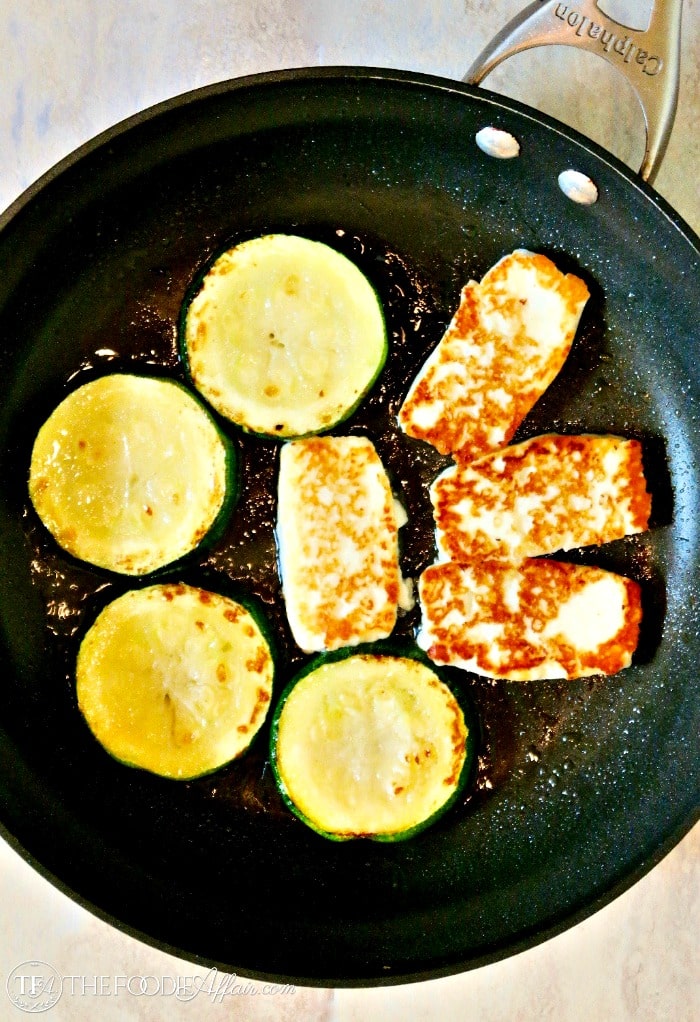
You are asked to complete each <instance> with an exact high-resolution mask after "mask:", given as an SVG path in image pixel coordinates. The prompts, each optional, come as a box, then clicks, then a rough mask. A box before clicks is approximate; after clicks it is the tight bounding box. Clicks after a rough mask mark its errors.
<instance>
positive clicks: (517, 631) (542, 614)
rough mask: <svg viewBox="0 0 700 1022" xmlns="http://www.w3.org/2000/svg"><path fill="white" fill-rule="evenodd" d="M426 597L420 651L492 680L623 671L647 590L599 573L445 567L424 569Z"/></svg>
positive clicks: (536, 563) (546, 566) (538, 564)
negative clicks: (643, 590) (644, 590)
mask: <svg viewBox="0 0 700 1022" xmlns="http://www.w3.org/2000/svg"><path fill="white" fill-rule="evenodd" d="M418 592H419V599H420V603H421V610H422V623H421V627H420V631H419V634H418V636H417V641H418V645H419V646H420V647H421V648H422V649H424V650H425V651H426V652H427V654H428V656H429V657H430V658H431V660H433V661H434V662H435V663H436V664H443V665H450V666H453V667H459V668H462V669H463V670H466V671H471V672H472V673H474V674H479V675H483V676H485V677H488V678H503V679H508V680H511V681H535V680H542V679H548V678H567V679H571V678H581V677H586V676H588V675H592V674H615V673H616V672H617V671H620V670H622V669H623V668H625V667H628V666H629V665H630V663H631V660H632V654H633V653H634V650H635V649H636V646H637V642H638V639H639V623H640V620H641V616H642V611H641V590H640V587H639V585H638V584H637V583H636V582H634V581H633V580H632V579H628V578H624V577H623V576H621V575H616V574H614V573H612V572H609V571H604V570H602V569H601V568H595V567H588V566H583V565H579V564H565V563H563V562H561V561H551V560H526V561H524V562H523V563H522V564H520V565H514V564H508V563H507V562H502V561H487V560H476V561H471V562H469V563H468V564H456V563H454V562H445V563H439V564H434V565H432V566H431V567H429V568H426V570H425V571H424V572H423V574H422V575H421V577H420V580H419V585H418Z"/></svg>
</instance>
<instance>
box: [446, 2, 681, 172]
mask: <svg viewBox="0 0 700 1022" xmlns="http://www.w3.org/2000/svg"><path fill="white" fill-rule="evenodd" d="M682 6H683V0H654V4H653V7H652V11H651V17H650V19H649V25H648V26H647V28H646V29H644V30H637V29H631V28H628V27H627V26H625V25H623V24H621V23H620V22H618V21H615V20H614V19H613V18H610V17H608V16H607V15H606V14H604V13H603V11H601V10H600V8H599V7H598V4H597V2H596V0H578V2H577V3H575V4H562V3H556V2H555V0H535V2H534V3H531V4H528V6H527V7H526V8H525V9H524V10H523V11H521V13H520V14H518V15H516V16H515V18H513V19H512V21H510V22H509V23H508V24H507V25H506V26H505V27H504V28H503V29H502V30H501V31H500V32H499V33H498V35H497V36H495V38H494V39H493V40H492V41H491V42H490V43H489V44H488V45H487V46H486V47H485V49H484V50H482V52H481V53H480V54H479V56H478V57H477V58H476V60H475V61H474V63H473V64H472V66H471V67H470V68H469V70H468V71H467V73H466V75H465V76H464V78H463V81H465V82H467V83H468V84H470V85H479V84H480V83H481V82H482V81H483V80H484V78H485V77H486V76H487V75H488V74H490V73H491V71H493V69H494V68H495V67H496V66H497V65H498V64H500V63H501V62H502V61H504V60H506V59H507V58H508V57H511V56H513V54H515V53H520V52H522V51H523V50H529V49H532V48H533V47H536V46H552V45H559V46H576V47H578V48H579V49H582V50H588V51H589V52H590V53H596V54H598V56H600V57H604V58H605V59H606V60H608V61H609V62H610V63H611V64H612V65H613V66H614V67H615V68H617V70H618V71H619V72H620V73H621V74H623V75H624V76H625V77H626V78H627V80H628V81H629V83H630V84H631V86H632V88H633V89H634V92H635V95H636V96H637V99H638V100H639V103H640V105H641V108H642V113H643V115H644V125H645V128H646V148H645V152H644V159H643V161H642V166H641V168H640V171H639V173H640V176H641V177H642V179H643V180H644V181H648V182H649V183H650V184H651V183H652V182H653V180H654V178H655V177H656V174H657V171H658V169H659V167H660V166H661V161H662V160H663V158H664V154H665V152H666V146H667V145H668V140H669V136H670V134H671V128H672V126H673V120H674V117H675V115H676V105H677V102H678V82H679V77H680V75H679V71H680V36H681V8H682Z"/></svg>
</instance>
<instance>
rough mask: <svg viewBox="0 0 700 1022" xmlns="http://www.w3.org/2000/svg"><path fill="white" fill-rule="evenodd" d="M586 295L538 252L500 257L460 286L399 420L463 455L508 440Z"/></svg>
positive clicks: (543, 384) (567, 338) (559, 354)
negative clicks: (476, 278)
mask: <svg viewBox="0 0 700 1022" xmlns="http://www.w3.org/2000/svg"><path fill="white" fill-rule="evenodd" d="M588 296H589V292H588V288H587V287H586V285H585V284H584V282H583V281H582V280H580V279H579V278H578V277H576V276H574V275H573V274H564V273H562V272H561V271H560V270H559V269H557V267H556V266H555V265H554V263H553V262H552V261H551V260H550V259H548V258H547V257H546V256H543V255H537V254H534V253H532V252H526V251H523V250H516V251H515V252H512V253H511V254H510V255H508V256H505V257H504V258H503V259H501V260H500V261H499V262H498V263H496V265H495V266H493V267H492V268H491V269H490V270H489V271H488V273H486V275H485V276H484V277H483V279H482V281H481V283H480V284H477V283H476V282H474V281H470V282H469V283H468V284H467V285H466V286H465V287H464V288H463V290H462V293H461V300H460V304H459V307H458V309H457V311H456V313H455V315H454V316H453V318H452V321H451V323H450V324H449V326H448V328H447V331H446V332H445V334H444V336H443V338H442V340H441V341H440V343H439V344H438V346H437V348H435V350H434V351H433V352H432V354H431V355H430V356H429V357H428V359H427V361H426V362H425V363H424V365H423V367H422V368H421V370H420V371H419V373H418V375H417V376H416V378H415V380H414V381H413V383H412V385H411V387H410V389H409V392H408V394H407V396H406V398H405V400H404V402H403V405H402V406H401V409H400V411H399V416H398V419H399V425H400V426H401V428H402V429H403V430H404V431H405V432H406V433H407V434H409V435H410V436H412V437H416V438H417V439H419V440H424V441H426V442H427V443H429V444H432V445H433V446H434V447H436V448H437V449H438V451H440V452H441V453H442V454H454V455H455V456H456V457H457V458H459V459H460V460H465V461H468V460H471V459H473V458H477V457H479V456H480V455H482V454H485V453H486V452H488V451H491V450H494V449H495V448H498V447H501V446H503V445H504V444H507V443H508V442H509V441H510V439H511V438H512V437H513V434H514V433H515V431H516V429H517V428H518V426H519V425H520V423H521V422H522V420H523V419H524V418H525V416H526V415H527V413H528V412H529V411H530V409H531V408H532V406H533V405H534V404H535V402H536V401H537V399H538V398H539V397H540V396H541V395H542V393H543V392H544V391H545V390H546V389H547V387H548V386H549V385H550V383H551V382H552V380H553V379H554V378H555V376H556V375H557V373H558V372H559V370H560V369H561V367H562V366H563V364H564V362H565V361H566V358H567V355H568V354H569V350H570V348H571V344H572V342H573V339H574V334H575V333H576V329H577V327H578V323H579V319H580V317H581V312H582V311H583V307H584V305H585V303H586V301H587V299H588Z"/></svg>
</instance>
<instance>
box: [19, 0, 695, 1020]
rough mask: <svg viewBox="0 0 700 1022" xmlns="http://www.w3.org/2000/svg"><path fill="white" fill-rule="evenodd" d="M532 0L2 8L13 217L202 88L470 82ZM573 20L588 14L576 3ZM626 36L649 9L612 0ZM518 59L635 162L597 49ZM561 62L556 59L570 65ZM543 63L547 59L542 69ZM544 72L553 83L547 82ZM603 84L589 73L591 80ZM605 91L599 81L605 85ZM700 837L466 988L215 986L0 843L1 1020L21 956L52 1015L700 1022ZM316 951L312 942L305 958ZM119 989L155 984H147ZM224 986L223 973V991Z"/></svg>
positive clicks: (542, 92) (205, 0)
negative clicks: (124, 127) (152, 114)
mask: <svg viewBox="0 0 700 1022" xmlns="http://www.w3.org/2000/svg"><path fill="white" fill-rule="evenodd" d="M522 6H523V5H522V3H520V2H519V0H501V2H499V3H488V2H484V0H440V2H439V3H437V2H430V0H402V2H400V3H399V2H398V0H385V2H383V3H382V2H376V0H355V2H354V3H352V4H350V3H346V2H345V0H337V2H335V0H308V2H303V0H258V2H255V3H251V2H250V0H189V2H188V3H187V4H177V3H169V2H168V0H103V2H101V3H99V4H97V3H94V2H92V0H63V2H62V4H61V5H58V4H56V3H54V2H52V0H22V2H21V3H20V2H19V0H0V37H2V39H3V61H2V65H1V67H0V83H1V84H2V88H1V89H0V209H4V208H5V207H7V206H8V205H9V204H10V203H11V202H12V201H13V200H14V199H15V198H16V197H17V196H18V195H19V194H20V193H21V192H22V191H23V190H24V188H26V187H27V186H28V185H29V184H30V183H31V182H33V181H34V180H35V179H36V178H37V177H39V176H40V175H41V174H42V173H43V172H44V171H46V170H47V169H49V168H50V167H51V166H52V165H53V164H54V163H55V162H56V161H57V160H59V159H60V158H61V157H63V156H64V155H66V154H67V153H69V152H70V151H72V150H73V149H74V148H76V147H77V146H78V145H80V144H81V143H83V142H85V141H86V140H88V139H90V138H91V137H93V136H94V135H96V134H97V133H98V132H100V131H101V130H103V129H105V128H107V127H109V126H111V125H112V124H114V123H116V122H118V121H119V120H121V119H122V118H124V117H126V116H128V115H130V114H132V113H135V112H137V111H138V110H141V109H143V108H145V107H148V106H150V105H152V104H154V103H156V102H159V101H161V100H164V99H167V98H169V97H171V96H174V95H177V94H179V93H182V92H185V91H188V90H189V89H191V88H195V87H198V86H201V85H205V84H208V83H211V82H216V81H220V80H223V79H226V78H231V77H235V76H238V75H242V74H247V73H251V72H257V71H267V70H273V69H277V68H284V67H295V66H312V65H330V64H363V65H372V66H383V67H393V68H402V69H408V70H414V71H422V72H429V73H434V74H438V75H443V76H445V77H448V78H461V77H462V75H463V74H464V72H465V70H466V68H467V67H468V66H469V64H470V63H471V61H472V60H473V59H474V57H475V56H476V55H477V54H478V52H479V51H480V49H481V48H482V46H483V45H484V44H485V42H486V41H487V40H488V39H490V38H491V37H492V36H493V35H494V34H495V32H496V31H497V30H498V29H499V28H500V27H502V25H503V24H504V23H505V22H506V21H507V20H508V19H509V18H510V17H511V16H512V15H513V14H515V13H516V12H517V11H518V10H520V9H521V7H522ZM569 6H570V7H571V8H572V9H574V7H575V5H573V4H572V5H569ZM601 6H603V7H604V8H605V10H606V11H608V13H610V14H611V15H614V16H617V17H618V18H620V19H621V20H625V21H627V22H628V23H630V22H631V19H632V17H637V18H638V19H639V12H640V11H641V10H644V9H646V8H647V7H648V5H647V4H645V3H643V2H639V3H638V2H631V0H617V2H615V0H606V2H603V0H601ZM551 52H552V51H549V54H550V55H549V56H548V57H546V58H545V57H544V56H543V53H544V51H542V52H539V53H537V52H533V53H528V54H522V55H520V56H518V57H517V58H514V59H513V60H512V61H509V62H508V64H506V65H504V67H503V68H502V69H499V70H498V71H497V72H496V73H494V74H493V75H492V76H491V78H489V80H488V82H487V85H488V87H489V88H491V89H493V90H494V91H498V92H503V93H505V94H507V95H510V96H515V97H517V98H519V99H521V100H523V101H524V102H526V103H529V104H531V105H532V106H535V107H537V108H539V109H540V110H543V111H545V112H547V113H550V114H552V115H554V116H557V117H559V118H560V119H562V120H564V121H567V122H568V123H569V124H571V125H572V126H574V127H576V128H578V129H579V130H582V131H584V132H585V133H587V134H589V135H590V136H591V137H593V138H594V139H595V140H596V141H598V142H600V143H602V144H603V145H605V146H606V147H607V148H609V149H611V150H612V151H613V152H615V154H616V155H618V156H619V157H620V158H622V159H623V160H625V161H626V162H628V163H629V164H630V165H631V166H638V165H639V163H640V161H641V154H642V151H643V130H642V121H641V116H640V113H639V110H638V107H637V105H636V100H635V99H634V98H633V96H632V95H631V90H629V89H628V87H627V86H626V83H623V85H622V87H620V86H619V84H618V81H619V80H618V79H617V77H616V75H615V73H614V72H613V70H612V69H609V68H608V66H607V65H606V64H604V63H603V62H602V61H596V62H595V65H594V64H593V61H594V60H595V58H592V57H590V56H589V55H585V54H580V53H575V52H573V51H562V50H557V51H556V52H557V56H558V62H557V68H556V72H555V71H554V70H553V69H552V59H551ZM559 60H560V62H559ZM543 62H544V63H543ZM545 67H546V68H547V73H543V69H544V68H545ZM592 72H594V73H592ZM699 79H700V3H699V2H698V0H686V2H685V5H684V23H683V43H682V81H681V90H680V100H679V106H678V113H677V118H676V124H675V129H674V133H673V135H672V139H671V143H670V145H669V149H668V153H667V156H666V160H665V163H664V165H663V167H662V169H661V172H660V173H659V176H658V178H657V181H656V187H657V190H658V191H659V192H660V193H661V194H662V195H663V196H664V198H665V199H666V200H667V201H668V202H669V203H671V205H672V206H674V207H675V208H676V209H677V211H678V212H679V213H680V214H681V215H682V216H683V217H684V218H685V219H686V221H687V222H688V223H689V225H690V226H691V227H692V228H693V229H694V230H695V231H696V232H698V231H700V193H699V186H698V173H697V167H698V163H699V158H700V123H699V112H700V103H699V102H698V85H699ZM593 83H594V84H593ZM699 853H700V828H698V827H696V828H695V829H694V830H693V831H691V832H690V833H689V834H688V835H687V836H686V837H685V838H684V839H683V840H682V841H681V842H680V844H678V845H677V846H676V847H675V848H674V849H673V850H672V851H671V852H670V854H669V855H667V856H666V857H665V858H664V859H663V860H662V861H661V862H660V863H659V864H658V865H657V866H656V867H655V868H654V869H653V870H652V871H651V872H650V873H648V874H647V875H646V876H645V877H644V878H642V880H640V881H639V882H638V883H637V884H635V885H634V886H633V887H632V888H631V889H630V890H628V891H627V892H625V893H624V894H622V895H621V896H620V897H618V898H617V899H616V900H615V901H613V902H612V903H611V904H609V905H608V906H606V907H605V908H604V909H602V910H601V911H599V912H598V913H596V914H595V915H594V916H592V917H590V918H589V919H587V920H585V921H584V922H582V923H579V924H578V925H577V926H575V927H574V928H572V929H570V930H567V931H566V932H564V933H563V934H561V935H559V936H557V937H555V938H553V939H552V940H549V941H547V942H546V943H544V944H541V945H539V946H537V947H535V948H532V949H531V950H528V951H525V952H522V953H521V954H519V955H517V956H514V957H512V958H509V959H507V960H505V961H502V962H498V963H496V964H493V965H489V966H486V967H483V968H480V969H476V970H473V971H471V972H468V973H465V974H463V975H459V976H454V977H449V978H446V979H440V980H434V981H431V982H428V983H421V984H411V985H405V986H397V987H384V988H377V989H368V990H345V989H339V990H322V989H311V988H301V987H299V988H296V989H295V990H291V991H290V990H287V991H285V990H281V991H279V990H278V991H274V992H271V991H268V990H267V989H265V988H264V985H263V984H261V983H255V982H251V981H247V980H245V978H239V979H238V981H237V983H235V982H230V983H221V982H220V981H218V982H217V983H214V982H213V977H212V976H211V975H210V974H209V973H208V970H206V969H203V968H199V967H196V966H194V965H191V964H190V963H188V962H186V961H181V960H179V959H176V958H172V957H170V956H168V955H165V954H162V953H160V952H158V951H155V950H154V949H152V948H150V947H148V946H146V945H143V944H141V943H140V942H138V941H136V940H134V939H132V938H131V937H128V936H125V935H124V934H122V933H121V932H119V931H117V930H115V929H113V928H111V927H110V926H108V925H107V924H106V923H104V922H102V921H101V920H99V919H97V918H95V917H94V916H92V915H91V914H89V913H88V912H86V911H84V910H83V909H81V908H79V907H78V906H77V905H75V904H74V903H73V902H72V901H70V900H69V899H68V898H67V897H65V896H64V895H63V894H62V893H60V892H59V891H58V890H56V889H55V888H54V887H53V886H52V885H51V884H50V883H48V882H47V881H46V880H45V879H43V878H42V877H41V876H39V875H38V874H37V873H36V872H34V870H32V869H31V867H30V866H28V865H27V864H26V863H25V862H24V861H23V860H22V858H20V856H18V855H17V854H16V853H15V852H14V851H13V850H12V849H11V848H10V847H9V846H8V845H7V844H6V843H4V842H2V841H0V934H1V939H0V1018H2V1019H15V1018H17V1019H19V1018H21V1017H23V1012H22V1011H21V1010H20V1009H19V1008H17V1007H15V1006H14V1005H13V1004H12V1003H11V1002H10V1000H9V999H8V998H7V996H6V992H5V984H6V979H7V977H9V976H10V974H11V973H12V971H13V970H14V969H16V967H17V966H19V965H20V963H23V962H27V961H41V962H44V963H50V964H51V966H52V967H53V968H54V969H55V970H56V972H57V973H58V974H59V975H60V976H63V977H73V980H72V982H71V983H66V982H65V981H64V990H63V994H62V996H61V998H60V1000H59V1001H58V1003H57V1004H56V1005H55V1006H53V1007H51V1008H50V1009H49V1010H48V1011H47V1013H46V1017H47V1018H51V1019H52V1020H63V1019H66V1020H68V1019H70V1020H71V1022H77V1020H80V1019H88V1018H90V1019H92V1018H94V1017H95V1015H96V1012H97V1011H98V1010H99V1016H100V1018H101V1019H103V1020H104V1022H110V1020H131V1019H133V1020H137V1019H148V1020H156V1019H165V1018H167V1019H169V1020H170V1019H172V1020H178V1019H195V1018H196V1019H197V1020H209V1019H217V1020H218V1019H224V1018H241V1019H246V1020H248V1019H250V1020H258V1019H261V1020H262V1019H265V1020H271V1019H280V1020H297V1019H298V1020H302V1019H303V1020H305V1022H314V1020H319V1022H320V1020H327V1019H329V1020H330V1019H332V1020H337V1022H350V1020H355V1019H357V1020H360V1019H363V1020H364V1019H366V1018H382V1019H385V1020H394V1019H396V1020H397V1022H398V1020H399V1019H402V1020H403V1019H415V1020H425V1022H428V1020H432V1019H435V1020H438V1019H442V1020H444V1019H448V1020H452V1019H454V1020H462V1019H464V1020H470V1019H477V1018H478V1019H479V1022H496V1020H509V1022H510V1020H515V1019H523V1020H529V1019H556V1020H557V1022H569V1020H570V1022H575V1020H576V1022H578V1020H579V1019H581V1018H582V1017H587V1018H589V1019H591V1020H605V1022H618V1020H620V1022H622V1020H624V1022H630V1020H634V1022H644V1020H649V1022H651V1020H654V1022H656V1020H661V1019H673V1020H674V1022H683V1020H688V1022H690V1020H691V1019H696V1018H698V1017H700V972H699V970H698V959H697V952H698V946H697V932H698V922H699V920H700V913H699V911H698V909H699V907H700V906H699V901H700V898H699V885H698V878H699V876H700V871H699V869H698V862H699V860H700V855H699ZM309 953H310V954H312V953H313V949H309ZM117 977H122V978H123V977H151V978H153V977H155V980H153V979H151V980H150V981H149V982H148V983H146V986H145V988H143V987H142V988H139V986H138V983H136V982H135V981H132V982H131V984H130V987H126V986H125V985H124V984H123V983H121V982H117ZM219 980H220V978H219Z"/></svg>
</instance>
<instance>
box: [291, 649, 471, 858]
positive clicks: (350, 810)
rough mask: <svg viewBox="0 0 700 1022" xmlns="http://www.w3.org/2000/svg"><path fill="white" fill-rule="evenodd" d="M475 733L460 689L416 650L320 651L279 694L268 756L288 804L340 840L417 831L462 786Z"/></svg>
mask: <svg viewBox="0 0 700 1022" xmlns="http://www.w3.org/2000/svg"><path fill="white" fill-rule="evenodd" d="M472 746H473V738H472V736H471V732H470V728H469V727H468V725H467V722H466V720H465V715H464V712H463V711H462V708H461V707H460V705H459V703H458V701H457V699H456V697H455V695H454V693H453V692H452V690H451V689H450V688H449V687H448V685H447V684H446V683H445V682H444V681H443V680H442V678H441V676H440V675H439V674H438V673H437V671H436V670H435V668H434V667H432V666H429V665H428V664H427V663H426V662H424V661H423V660H422V659H419V658H417V657H414V656H402V655H394V654H391V655H389V654H385V653H381V654H378V653H372V652H362V653H353V654H352V655H338V654H336V655H335V656H326V657H320V658H317V659H316V660H314V661H313V662H312V663H311V664H310V665H309V666H308V667H307V668H306V669H305V670H304V671H302V672H301V673H300V674H299V675H297V677H296V678H295V679H294V680H293V681H292V682H291V684H290V685H289V686H288V688H287V689H286V691H285V692H284V693H283V694H282V697H281V699H280V702H279V704H278V707H277V709H276V711H275V715H274V718H273V722H272V733H271V762H272V767H273V771H274V774H275V778H276V781H277V785H278V787H279V790H280V792H281V794H282V797H283V798H284V800H285V802H286V803H287V805H288V806H289V808H290V809H291V810H292V811H293V812H294V813H295V814H296V815H297V816H298V817H299V818H300V819H301V820H302V821H303V822H304V823H305V824H307V826H309V827H311V828H312V829H313V830H315V831H317V832H318V833H319V834H321V835H323V836H324V837H327V838H331V839H333V840H336V841H342V840H347V839H349V838H358V837H367V838H373V839H375V840H380V841H396V840H403V839H405V838H408V837H411V836H412V835H413V834H416V833H417V832H418V831H420V830H423V829H424V828H425V827H427V826H428V825H429V824H430V823H432V822H434V821H435V820H436V819H437V818H438V817H439V816H441V815H442V814H443V813H444V812H445V810H446V809H447V808H448V806H449V805H451V804H452V803H453V802H454V800H455V799H456V797H457V795H458V794H459V792H460V791H461V790H462V788H463V787H464V785H465V783H466V780H467V776H468V773H469V766H470V764H471V759H472Z"/></svg>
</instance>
